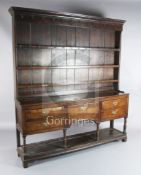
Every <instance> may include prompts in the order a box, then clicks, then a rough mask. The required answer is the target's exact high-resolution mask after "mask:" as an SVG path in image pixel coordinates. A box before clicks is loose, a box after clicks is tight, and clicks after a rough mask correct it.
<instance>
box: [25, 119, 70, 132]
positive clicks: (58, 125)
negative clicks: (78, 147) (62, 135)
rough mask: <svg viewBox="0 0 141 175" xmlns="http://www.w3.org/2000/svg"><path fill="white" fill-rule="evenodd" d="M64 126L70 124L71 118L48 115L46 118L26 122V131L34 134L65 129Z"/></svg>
mask: <svg viewBox="0 0 141 175" xmlns="http://www.w3.org/2000/svg"><path fill="white" fill-rule="evenodd" d="M64 126H69V120H68V119H65V118H57V117H47V118H46V119H44V120H42V119H41V120H36V121H28V122H25V129H24V130H25V133H26V134H34V133H42V132H45V131H55V130H60V129H63V128H64Z"/></svg>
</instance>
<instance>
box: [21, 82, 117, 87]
mask: <svg viewBox="0 0 141 175" xmlns="http://www.w3.org/2000/svg"><path fill="white" fill-rule="evenodd" d="M117 82H118V80H95V81H90V82H88V81H86V82H75V83H70V84H65V83H64V84H52V83H47V84H44V83H42V84H40V83H38V84H19V85H18V88H40V87H59V86H70V85H74V86H75V85H84V84H95V83H117Z"/></svg>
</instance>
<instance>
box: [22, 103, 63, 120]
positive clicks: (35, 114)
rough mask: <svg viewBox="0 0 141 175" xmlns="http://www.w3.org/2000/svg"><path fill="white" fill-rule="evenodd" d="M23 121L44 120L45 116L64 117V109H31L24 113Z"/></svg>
mask: <svg viewBox="0 0 141 175" xmlns="http://www.w3.org/2000/svg"><path fill="white" fill-rule="evenodd" d="M24 115H25V119H26V121H28V120H36V119H40V118H42V119H44V118H45V117H47V116H55V117H63V116H65V110H64V107H62V106H61V107H52V108H43V109H31V110H25V111H24Z"/></svg>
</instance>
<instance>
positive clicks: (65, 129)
mask: <svg viewBox="0 0 141 175" xmlns="http://www.w3.org/2000/svg"><path fill="white" fill-rule="evenodd" d="M63 135H64V147H65V148H66V147H67V128H64V129H63Z"/></svg>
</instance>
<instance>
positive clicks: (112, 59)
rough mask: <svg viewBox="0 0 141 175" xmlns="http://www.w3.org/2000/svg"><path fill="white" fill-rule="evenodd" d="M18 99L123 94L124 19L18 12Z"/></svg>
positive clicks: (16, 14) (16, 21) (16, 30)
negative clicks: (90, 93)
mask: <svg viewBox="0 0 141 175" xmlns="http://www.w3.org/2000/svg"><path fill="white" fill-rule="evenodd" d="M13 19H14V21H15V26H14V27H15V42H14V44H15V58H16V60H15V64H16V92H17V97H19V98H24V97H33V96H48V95H64V94H76V93H82V92H97V93H99V92H101V91H105V90H118V81H119V56H120V36H121V31H122V23H123V21H116V20H108V19H107V20H106V19H103V20H102V19H101V18H100V20H99V18H80V17H77V15H76V16H75V15H74V16H73V15H72V14H68V15H58V14H53V13H52V12H46V13H34V12H30V11H28V10H25V11H22V10H21V11H18V10H17V11H16V12H15V13H14V18H13Z"/></svg>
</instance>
